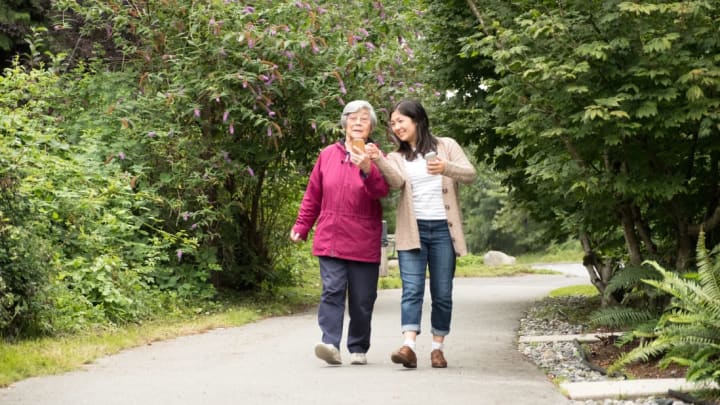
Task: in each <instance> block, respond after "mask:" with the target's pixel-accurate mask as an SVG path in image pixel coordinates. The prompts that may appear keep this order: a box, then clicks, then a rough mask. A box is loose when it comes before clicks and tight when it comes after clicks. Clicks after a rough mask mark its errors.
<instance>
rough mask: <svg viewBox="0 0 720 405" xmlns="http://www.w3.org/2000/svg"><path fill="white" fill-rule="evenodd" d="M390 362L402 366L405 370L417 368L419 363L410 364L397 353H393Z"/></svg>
mask: <svg viewBox="0 0 720 405" xmlns="http://www.w3.org/2000/svg"><path fill="white" fill-rule="evenodd" d="M390 360H392V362H393V363H395V364H402V365H403V367H405V368H417V363H414V364H413V363H408V362H407V359H406V358H404V357H403V356H400V355H399V354H397V353H393V355H392V356H390Z"/></svg>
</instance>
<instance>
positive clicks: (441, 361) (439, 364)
mask: <svg viewBox="0 0 720 405" xmlns="http://www.w3.org/2000/svg"><path fill="white" fill-rule="evenodd" d="M430 363H431V364H432V366H433V368H445V367H447V361H445V356H443V352H442V350H437V349H435V350H433V351H432V352H430Z"/></svg>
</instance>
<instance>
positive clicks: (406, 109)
mask: <svg viewBox="0 0 720 405" xmlns="http://www.w3.org/2000/svg"><path fill="white" fill-rule="evenodd" d="M395 111H397V112H399V113H400V114H402V115H404V116H407V117H410V119H411V120H412V121H413V122H414V123H415V127H416V131H417V133H416V135H417V140H416V142H415V147H416V149H415V150H413V149H412V147H411V146H410V144H409V143H407V142H403V141H401V140H400V138H398V137H397V136H396V135H395V134H394V133H393V132H392V129H390V137H391V139H392V141H393V143H394V144H396V145H397V152H398V153H400V154H401V155H402V156H403V157H404V158H405V159H407V160H409V161H413V160H415V158H416V157H417V154H418V153H421V154H422V155H423V156H424V155H425V154H426V153H428V152H430V151H434V152H437V143H438V141H437V139H436V138H435V137H434V136H433V135H432V134H431V133H430V119H429V118H428V115H427V112H425V108H423V106H422V104H420V102H419V101H416V100H402V101H400V102H399V103H397V104H395V106H394V107H393V108H392V109H391V110H390V115H389V117H392V113H394V112H395Z"/></svg>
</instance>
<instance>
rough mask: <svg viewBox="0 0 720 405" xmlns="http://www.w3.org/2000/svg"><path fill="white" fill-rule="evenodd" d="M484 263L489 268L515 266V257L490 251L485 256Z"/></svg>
mask: <svg viewBox="0 0 720 405" xmlns="http://www.w3.org/2000/svg"><path fill="white" fill-rule="evenodd" d="M483 261H484V262H485V264H486V265H488V266H503V265H508V264H515V257H513V256H510V255H507V254H505V253H503V252H501V251H499V250H490V251H488V252H487V253H485V256H483Z"/></svg>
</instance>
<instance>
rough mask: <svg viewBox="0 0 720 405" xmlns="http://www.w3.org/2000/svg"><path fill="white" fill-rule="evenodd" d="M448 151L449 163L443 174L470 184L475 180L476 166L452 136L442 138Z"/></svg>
mask: <svg viewBox="0 0 720 405" xmlns="http://www.w3.org/2000/svg"><path fill="white" fill-rule="evenodd" d="M440 140H441V142H442V143H443V145H444V146H445V150H446V153H447V162H446V163H447V164H446V166H445V171H444V172H443V176H447V177H450V178H452V179H454V180H457V181H459V182H460V183H464V184H470V183H472V182H473V181H475V178H476V177H477V173H476V171H475V166H473V164H472V163H470V161H469V160H468V158H467V156H466V155H465V152H464V151H463V149H462V147H461V146H460V145H458V143H457V142H456V141H455V140H454V139H452V138H440Z"/></svg>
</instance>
